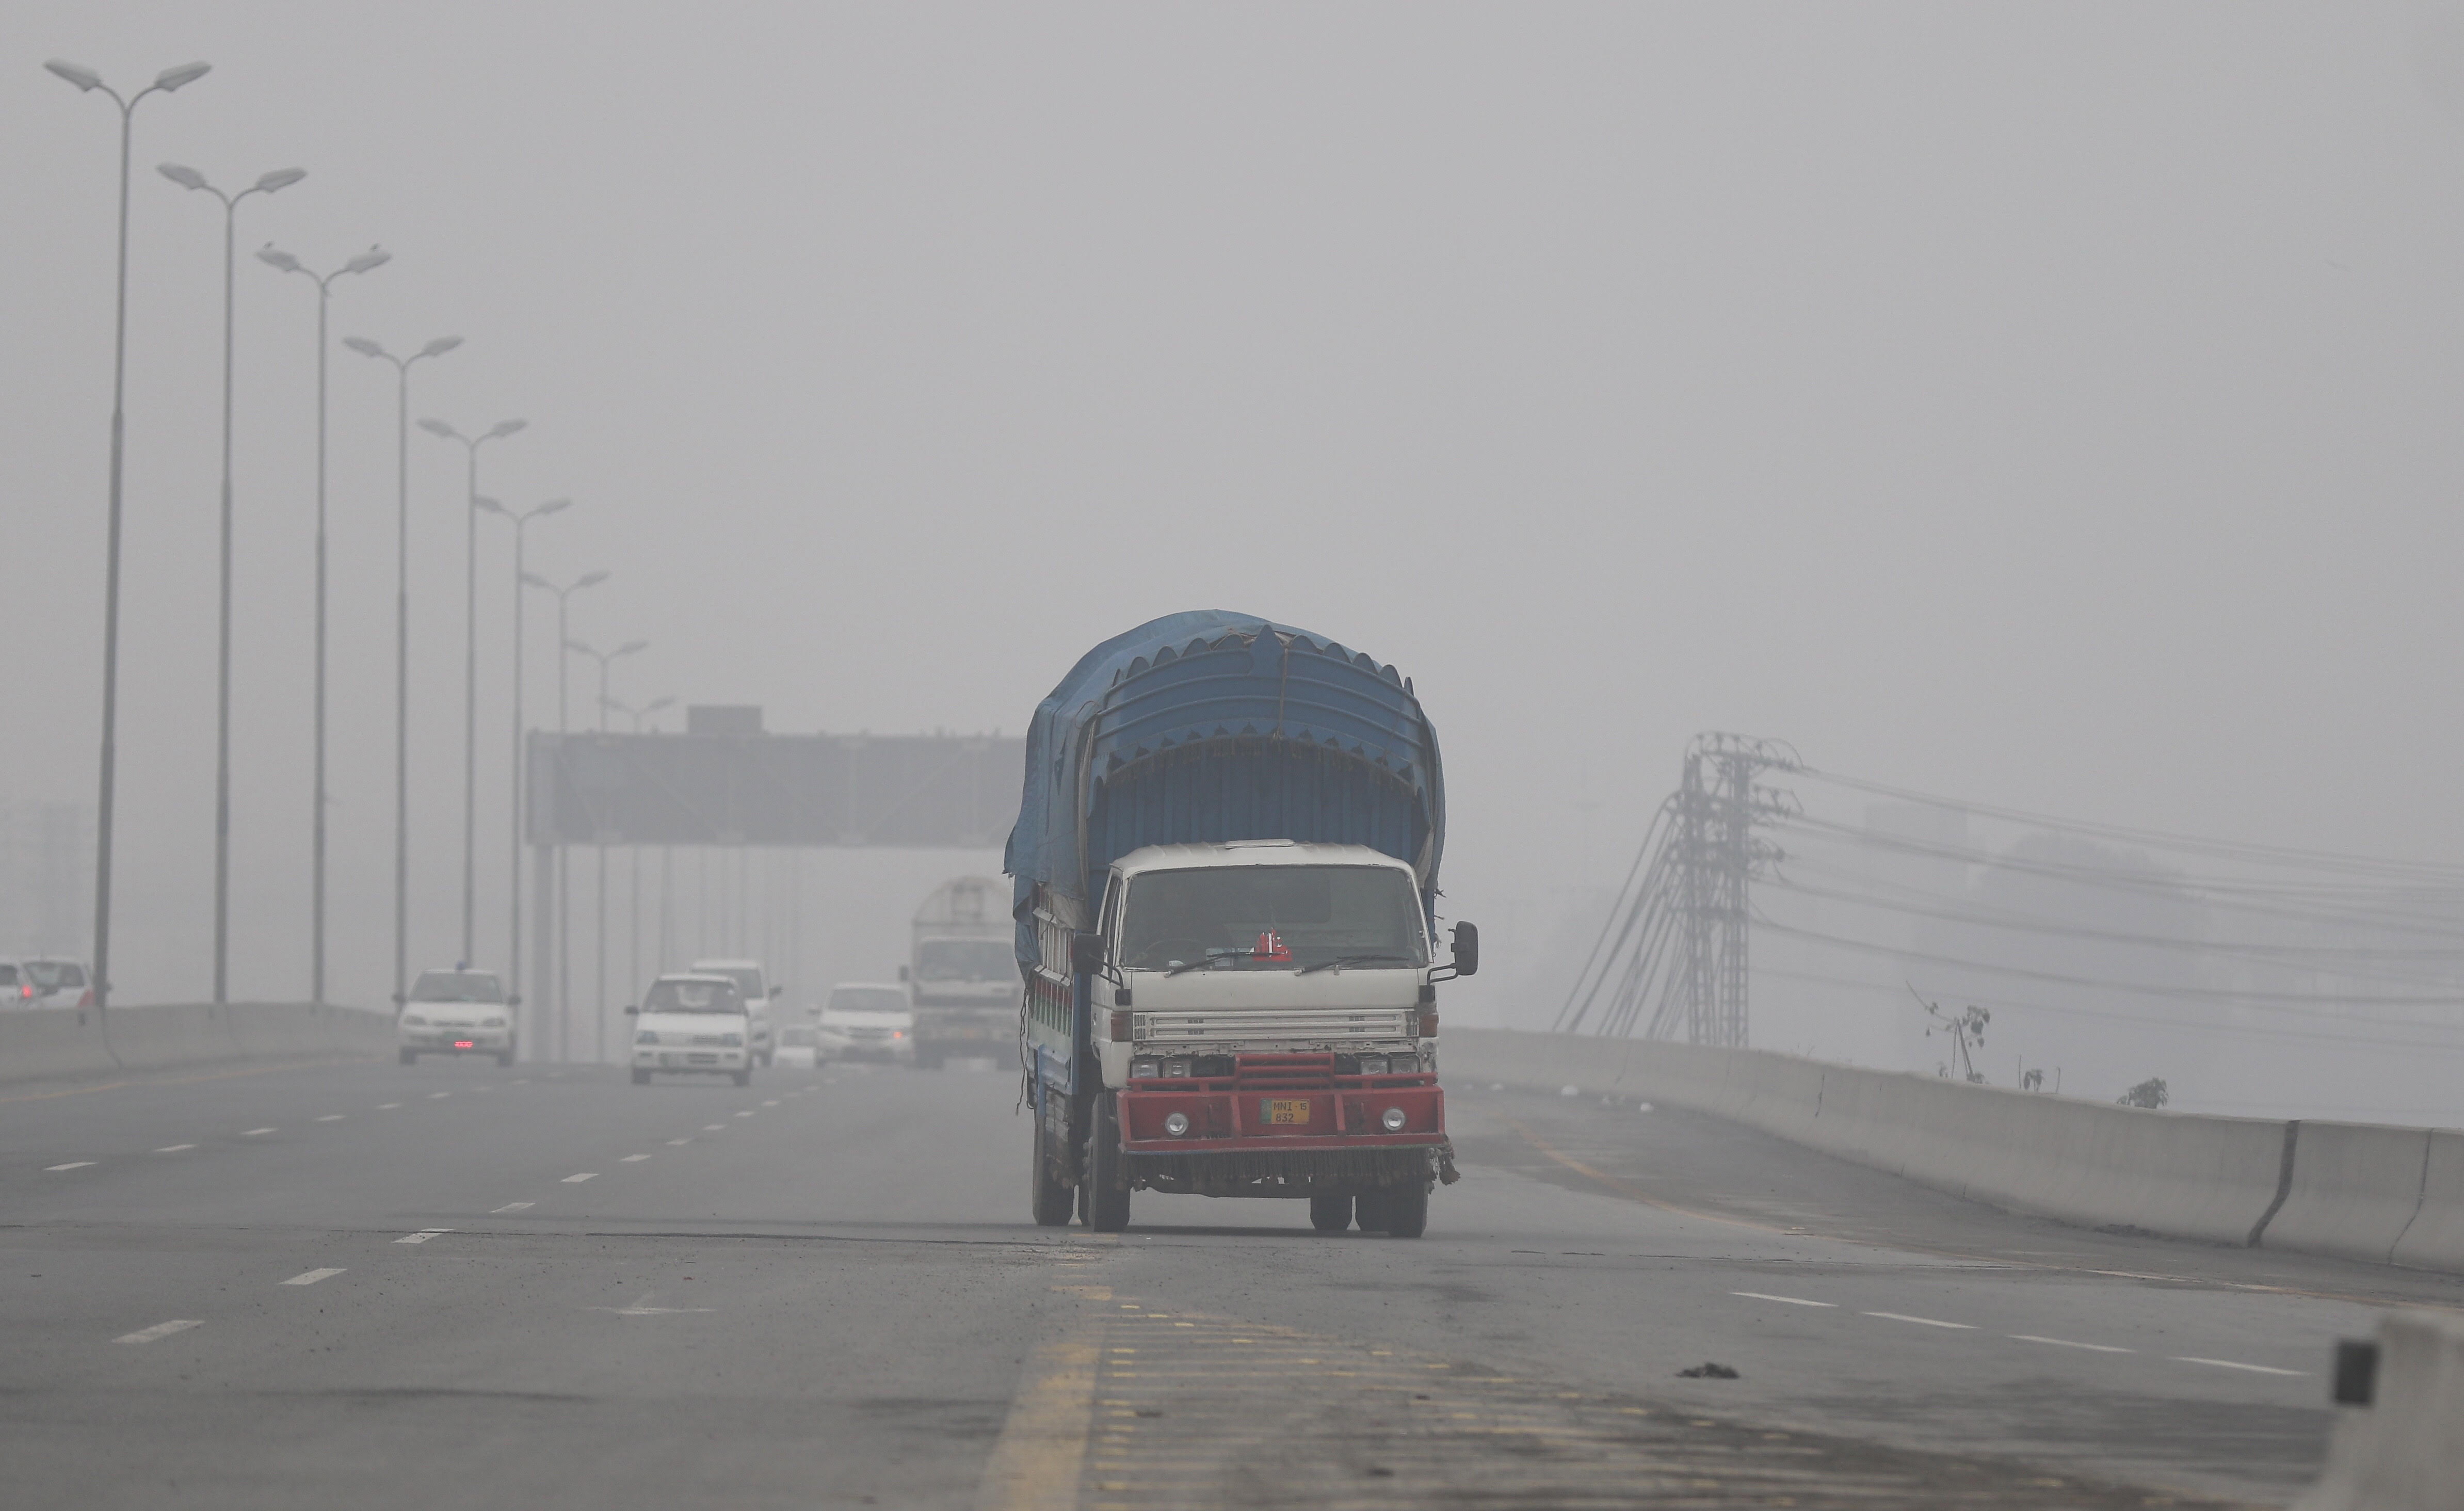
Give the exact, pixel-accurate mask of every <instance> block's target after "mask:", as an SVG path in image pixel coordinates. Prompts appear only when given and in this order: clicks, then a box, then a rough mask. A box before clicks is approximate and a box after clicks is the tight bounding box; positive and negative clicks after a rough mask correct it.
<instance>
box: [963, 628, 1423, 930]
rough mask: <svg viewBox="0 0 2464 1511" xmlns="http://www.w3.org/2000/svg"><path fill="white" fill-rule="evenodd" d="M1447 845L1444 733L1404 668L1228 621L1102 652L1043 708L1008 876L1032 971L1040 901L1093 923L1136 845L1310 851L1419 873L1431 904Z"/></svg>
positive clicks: (1286, 632)
mask: <svg viewBox="0 0 2464 1511" xmlns="http://www.w3.org/2000/svg"><path fill="white" fill-rule="evenodd" d="M1445 830H1446V807H1445V784H1444V779H1443V777H1441V775H1440V770H1439V764H1438V737H1437V732H1436V731H1435V730H1434V729H1432V728H1431V727H1430V725H1429V720H1428V716H1427V715H1426V714H1424V713H1423V712H1421V711H1420V700H1419V698H1418V697H1417V696H1415V695H1414V693H1413V690H1412V684H1411V682H1410V681H1409V680H1408V679H1406V678H1405V677H1403V676H1402V675H1401V674H1400V673H1399V672H1397V670H1396V669H1395V668H1393V667H1389V666H1384V665H1381V664H1380V663H1378V662H1377V661H1375V660H1374V659H1372V658H1371V657H1369V656H1367V655H1364V654H1361V653H1359V652H1357V651H1353V650H1350V649H1347V648H1346V647H1344V646H1340V645H1337V644H1336V643H1334V642H1333V641H1331V640H1328V639H1326V638H1325V637H1323V636H1320V635H1312V634H1310V633H1309V631H1307V630H1305V629H1294V628H1292V627H1291V626H1290V625H1288V624H1272V623H1270V622H1268V621H1266V620H1263V619H1261V618H1259V617H1258V616H1257V615H1254V614H1231V613H1225V612H1223V611H1221V610H1220V609H1202V610H1193V611H1191V612H1188V613H1183V614H1167V615H1165V616H1164V617H1163V618H1161V619H1157V620H1151V621H1149V622H1148V623H1146V624H1140V625H1139V626H1138V627H1137V628H1135V629H1133V630H1130V631H1129V632H1127V633H1126V634H1121V635H1116V636H1114V637H1112V638H1111V640H1108V641H1105V642H1104V643H1103V644H1102V645H1100V646H1096V647H1095V648H1094V649H1092V650H1090V651H1089V652H1087V654H1086V655H1085V656H1083V657H1081V658H1080V659H1079V662H1078V665H1076V666H1075V667H1072V668H1069V674H1068V675H1067V676H1066V677H1064V678H1062V679H1061V684H1060V686H1058V687H1056V688H1054V689H1053V690H1052V694H1051V696H1049V697H1047V698H1045V700H1044V701H1043V702H1042V703H1040V704H1038V705H1036V709H1035V719H1034V722H1033V723H1032V724H1030V725H1029V726H1028V728H1027V733H1026V780H1025V788H1024V791H1023V794H1022V795H1021V798H1020V802H1019V813H1018V826H1017V827H1016V828H1015V829H1012V830H1011V831H1010V836H1009V847H1008V849H1007V851H1006V852H1005V853H1004V856H1003V859H1002V866H1001V868H1002V869H1003V870H1005V871H1007V872H1008V873H1009V874H1010V876H1012V877H1013V878H1015V879H1016V883H1017V899H1016V910H1017V913H1018V916H1019V918H1020V922H1021V925H1022V927H1021V929H1020V931H1019V943H1020V949H1021V952H1022V953H1021V954H1020V959H1021V960H1023V961H1025V962H1027V963H1030V964H1032V963H1033V961H1034V959H1035V955H1034V953H1033V952H1034V942H1033V941H1034V935H1033V933H1032V931H1031V930H1030V929H1028V928H1027V927H1025V923H1026V917H1027V912H1028V909H1029V908H1030V905H1031V903H1032V900H1033V897H1034V891H1035V888H1036V887H1038V886H1039V885H1041V886H1043V887H1046V888H1048V889H1050V890H1051V891H1054V892H1058V893H1061V894H1064V895H1066V896H1069V897H1074V898H1077V899H1079V900H1081V901H1082V902H1084V903H1086V904H1087V905H1089V907H1091V906H1092V905H1093V903H1094V902H1095V901H1096V900H1097V899H1098V898H1100V896H1101V895H1102V891H1103V885H1104V875H1105V872H1106V870H1107V868H1109V867H1110V866H1111V864H1112V862H1113V861H1115V860H1117V859H1119V858H1120V857H1121V856H1123V855H1126V854H1128V853H1129V852H1130V851H1132V850H1134V849H1137V848H1138V847H1140V846H1141V845H1148V844H1173V843H1222V842H1224V841H1227V840H1299V841H1305V842H1312V843H1346V844H1366V845H1370V846H1372V847H1374V848H1375V849H1377V850H1380V851H1383V852H1384V853H1386V854H1388V855H1391V856H1394V857H1395V858H1396V859H1397V860H1400V861H1406V862H1409V863H1410V864H1411V865H1412V866H1413V868H1414V869H1415V871H1416V872H1417V873H1418V874H1419V882H1420V891H1421V895H1422V897H1423V899H1424V900H1434V899H1435V897H1436V895H1437V887H1438V858H1439V854H1440V852H1441V850H1442V848H1443V847H1444V843H1445Z"/></svg>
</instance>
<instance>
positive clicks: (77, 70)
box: [43, 57, 102, 89]
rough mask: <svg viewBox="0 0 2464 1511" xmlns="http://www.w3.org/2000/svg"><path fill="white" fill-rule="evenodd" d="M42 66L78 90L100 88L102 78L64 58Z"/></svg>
mask: <svg viewBox="0 0 2464 1511" xmlns="http://www.w3.org/2000/svg"><path fill="white" fill-rule="evenodd" d="M43 66H44V67H45V68H48V69H50V70H51V71H52V72H53V73H55V74H57V75H59V76H60V77H62V78H65V79H67V80H68V81H69V82H70V83H72V84H75V85H76V86H77V88H79V89H100V88H101V87H102V76H101V75H100V74H98V73H96V72H95V71H94V70H93V69H90V68H87V67H85V66H84V65H82V64H79V63H72V62H69V61H68V60H66V59H65V58H57V57H55V58H53V59H52V60H51V61H50V62H48V63H45V64H44V65H43Z"/></svg>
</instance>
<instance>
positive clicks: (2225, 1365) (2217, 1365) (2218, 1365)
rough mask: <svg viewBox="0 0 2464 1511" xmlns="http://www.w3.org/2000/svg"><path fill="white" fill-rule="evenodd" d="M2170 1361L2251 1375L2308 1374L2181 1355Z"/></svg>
mask: <svg viewBox="0 0 2464 1511" xmlns="http://www.w3.org/2000/svg"><path fill="white" fill-rule="evenodd" d="M2172 1359H2173V1362H2174V1363H2175V1364H2204V1365H2207V1366H2209V1367H2210V1368H2211V1369H2247V1370H2249V1371H2250V1372H2251V1373H2253V1374H2290V1375H2303V1374H2308V1373H2309V1372H2310V1371H2309V1370H2307V1369H2277V1368H2276V1367H2275V1366H2273V1365H2266V1364H2242V1363H2239V1362H2237V1361H2235V1360H2232V1359H2192V1358H2189V1357H2187V1356H2185V1355H2182V1354H2174V1355H2173V1356H2172Z"/></svg>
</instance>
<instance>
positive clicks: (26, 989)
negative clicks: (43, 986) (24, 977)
mask: <svg viewBox="0 0 2464 1511" xmlns="http://www.w3.org/2000/svg"><path fill="white" fill-rule="evenodd" d="M17 995H18V996H33V995H34V989H33V987H31V986H21V987H19V988H17Z"/></svg>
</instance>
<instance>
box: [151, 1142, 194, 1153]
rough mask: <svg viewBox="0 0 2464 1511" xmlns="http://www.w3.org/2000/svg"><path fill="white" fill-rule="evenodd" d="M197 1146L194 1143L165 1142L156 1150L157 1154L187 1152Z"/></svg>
mask: <svg viewBox="0 0 2464 1511" xmlns="http://www.w3.org/2000/svg"><path fill="white" fill-rule="evenodd" d="M196 1147H197V1146H195V1145H194V1144H165V1145H164V1146H163V1147H162V1148H161V1149H158V1150H155V1151H154V1152H155V1153H157V1154H185V1153H187V1151H188V1150H192V1149H195V1148H196Z"/></svg>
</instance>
